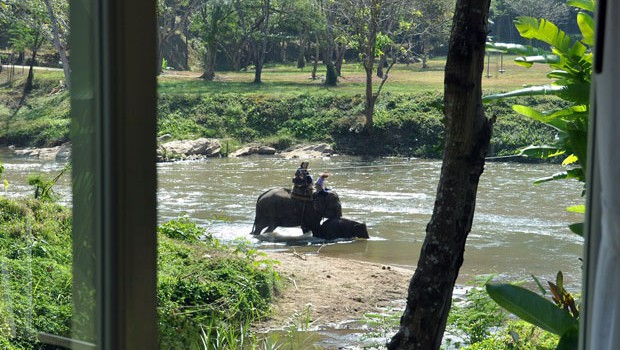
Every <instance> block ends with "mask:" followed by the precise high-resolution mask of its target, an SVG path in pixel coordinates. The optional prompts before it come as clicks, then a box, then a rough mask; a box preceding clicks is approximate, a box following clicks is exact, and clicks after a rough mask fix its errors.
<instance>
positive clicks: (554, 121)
mask: <svg viewBox="0 0 620 350" xmlns="http://www.w3.org/2000/svg"><path fill="white" fill-rule="evenodd" d="M512 110H513V111H515V112H517V113H519V114H522V115H524V116H526V117H529V118H531V119H534V120H538V121H539V122H541V123H545V124H547V125H550V126H552V127H554V128H556V129H558V130H560V131H564V130H566V121H565V120H564V118H562V117H563V115H562V114H555V113H554V114H545V113H542V112H539V111H537V110H535V109H534V108H532V107H529V106H523V105H513V106H512Z"/></svg>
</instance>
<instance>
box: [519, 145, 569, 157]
mask: <svg viewBox="0 0 620 350" xmlns="http://www.w3.org/2000/svg"><path fill="white" fill-rule="evenodd" d="M560 154H562V150H561V149H560V148H559V147H556V146H547V145H542V146H534V145H532V146H527V147H525V148H523V149H521V150H520V151H519V154H518V155H519V156H521V157H528V158H538V159H547V158H551V157H555V156H557V155H560Z"/></svg>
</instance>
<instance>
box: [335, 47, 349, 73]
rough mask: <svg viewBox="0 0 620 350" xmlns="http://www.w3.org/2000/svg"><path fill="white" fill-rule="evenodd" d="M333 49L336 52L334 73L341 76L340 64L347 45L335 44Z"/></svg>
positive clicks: (342, 61)
mask: <svg viewBox="0 0 620 350" xmlns="http://www.w3.org/2000/svg"><path fill="white" fill-rule="evenodd" d="M334 50H335V52H336V62H335V63H334V66H335V67H336V73H338V76H342V64H343V63H344V53H345V51H346V50H347V47H346V45H345V44H342V45H339V44H336V45H335V46H334Z"/></svg>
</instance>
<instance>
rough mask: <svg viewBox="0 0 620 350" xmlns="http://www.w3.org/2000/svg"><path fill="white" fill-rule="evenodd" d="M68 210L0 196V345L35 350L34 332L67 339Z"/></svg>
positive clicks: (69, 292) (69, 293)
mask: <svg viewBox="0 0 620 350" xmlns="http://www.w3.org/2000/svg"><path fill="white" fill-rule="evenodd" d="M71 259H72V258H71V212H70V210H69V209H67V208H64V207H61V206H58V205H56V204H53V203H46V202H41V201H38V200H33V199H21V200H10V199H6V198H4V197H0V277H1V279H0V339H2V341H1V342H0V347H2V349H38V348H40V344H37V341H36V338H35V334H36V332H38V331H40V332H46V333H51V334H57V335H59V336H65V337H70V329H71V310H72V290H71Z"/></svg>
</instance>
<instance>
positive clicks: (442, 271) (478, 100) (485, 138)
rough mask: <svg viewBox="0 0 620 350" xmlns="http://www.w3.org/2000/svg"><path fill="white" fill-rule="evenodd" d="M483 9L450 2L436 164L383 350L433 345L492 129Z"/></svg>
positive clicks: (482, 4) (479, 4)
mask: <svg viewBox="0 0 620 350" xmlns="http://www.w3.org/2000/svg"><path fill="white" fill-rule="evenodd" d="M489 3H490V0H485V1H476V0H458V1H457V4H456V10H455V13H454V19H453V24H452V31H451V39H450V43H449V48H448V57H447V61H446V69H445V78H444V86H445V91H444V113H445V125H446V138H445V143H444V154H443V165H442V168H441V174H440V179H439V185H438V187H437V196H436V199H435V206H434V209H433V215H432V217H431V220H430V222H429V224H428V226H427V228H426V238H425V240H424V243H423V245H422V249H421V252H420V258H419V260H418V265H417V268H416V271H415V273H414V275H413V278H412V279H411V282H410V284H409V291H408V295H407V306H406V308H405V311H404V313H403V316H402V317H401V320H400V328H399V331H398V332H397V333H396V335H394V337H393V338H392V339H391V341H390V343H389V345H388V349H391V350H405V349H407V350H409V349H411V350H413V349H416V350H421V349H424V350H427V349H428V350H431V349H433V350H435V349H439V348H440V346H441V339H442V337H443V332H444V330H445V327H446V320H447V317H448V312H449V311H450V306H451V301H452V291H453V288H454V285H455V283H456V278H457V277H458V273H459V269H460V267H461V265H462V263H463V254H464V251H465V242H466V240H467V236H468V234H469V231H470V230H471V225H472V221H473V215H474V208H475V203H476V192H477V188H478V182H479V179H480V175H481V174H482V171H483V169H484V158H485V154H486V151H487V148H488V145H489V140H490V138H491V131H492V123H493V121H492V120H489V119H487V118H486V117H485V115H484V111H483V109H482V88H481V79H482V72H483V70H484V55H485V50H484V45H485V39H486V33H487V19H488V18H487V17H488V11H489Z"/></svg>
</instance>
